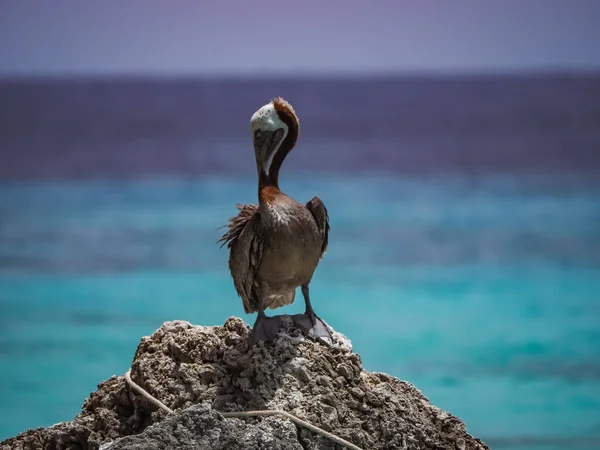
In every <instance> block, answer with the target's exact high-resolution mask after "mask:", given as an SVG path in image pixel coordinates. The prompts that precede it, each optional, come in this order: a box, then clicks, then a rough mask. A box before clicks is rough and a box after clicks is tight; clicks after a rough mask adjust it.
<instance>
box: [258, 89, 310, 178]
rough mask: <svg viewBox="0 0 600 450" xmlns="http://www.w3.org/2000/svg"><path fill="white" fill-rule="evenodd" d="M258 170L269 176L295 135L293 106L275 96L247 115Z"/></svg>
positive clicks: (283, 156) (296, 129)
mask: <svg viewBox="0 0 600 450" xmlns="http://www.w3.org/2000/svg"><path fill="white" fill-rule="evenodd" d="M250 127H251V128H252V140H253V142H254V152H255V154H256V164H257V166H258V170H259V171H261V170H262V171H263V172H264V174H265V175H266V176H267V177H271V176H272V175H274V174H275V173H276V172H278V171H279V168H280V166H281V163H282V162H283V160H284V158H285V156H286V155H287V154H288V153H289V152H290V150H291V149H292V148H293V147H294V145H295V144H296V140H297V139H298V129H299V124H298V117H297V116H296V113H295V112H294V108H292V105H290V104H289V103H288V102H287V101H285V100H284V99H283V98H281V97H279V98H276V99H274V100H273V101H272V102H270V103H267V104H266V105H265V106H263V107H262V108H260V109H259V110H258V111H256V112H255V113H254V114H253V115H252V118H251V119H250Z"/></svg>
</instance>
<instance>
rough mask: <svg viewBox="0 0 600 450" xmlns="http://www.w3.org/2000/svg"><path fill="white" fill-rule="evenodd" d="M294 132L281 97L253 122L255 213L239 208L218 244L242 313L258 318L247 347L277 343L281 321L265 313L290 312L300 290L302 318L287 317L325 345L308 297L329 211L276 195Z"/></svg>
mask: <svg viewBox="0 0 600 450" xmlns="http://www.w3.org/2000/svg"><path fill="white" fill-rule="evenodd" d="M299 125H300V124H299V121H298V117H297V116H296V113H295V111H294V108H293V107H292V105H290V104H289V103H288V102H287V101H286V100H284V99H283V98H281V97H279V98H275V99H274V100H273V101H271V102H270V103H268V104H266V105H264V106H263V107H261V108H260V109H259V110H258V111H256V112H255V113H254V114H253V115H252V118H251V119H250V127H251V129H252V140H253V143H254V153H255V156H256V169H257V171H258V205H256V204H254V205H237V208H238V210H239V213H238V215H237V216H235V217H232V218H230V219H229V221H228V224H227V227H228V230H227V232H226V233H225V234H224V235H223V237H222V238H221V239H220V240H219V242H222V245H221V247H222V246H223V245H225V244H227V247H228V248H229V269H230V271H231V275H232V277H233V283H234V285H235V288H236V290H237V293H238V295H239V296H240V297H241V298H242V302H243V305H244V311H245V312H246V313H247V314H250V313H254V312H258V315H257V318H256V322H255V323H254V326H253V327H252V335H251V338H250V345H253V344H254V343H256V342H258V341H269V340H272V339H274V338H275V336H276V335H277V332H278V331H279V329H280V327H281V316H273V317H268V316H267V315H266V314H265V309H266V308H271V309H275V308H279V307H280V306H284V305H289V304H291V303H292V302H293V301H294V297H295V295H296V288H298V287H300V288H301V290H302V295H303V297H304V301H305V303H306V311H305V312H304V314H296V315H294V316H291V317H292V321H293V323H294V325H295V326H296V327H297V328H299V329H300V330H302V331H303V332H304V333H306V334H307V335H308V336H309V337H311V338H314V339H318V338H328V339H331V334H330V332H329V329H328V327H327V325H326V324H325V322H323V320H321V319H320V318H319V317H318V316H317V315H316V314H315V312H314V310H313V307H312V304H311V301H310V295H309V284H310V281H311V279H312V277H313V273H314V272H315V269H316V268H317V265H318V264H319V261H320V259H321V258H322V256H323V254H324V253H325V251H326V250H327V242H328V235H329V229H330V228H329V216H328V214H327V209H326V208H325V205H324V204H323V202H322V201H321V200H320V199H319V198H318V197H314V198H313V199H312V200H310V201H309V202H308V203H306V204H305V205H303V204H300V203H298V202H297V201H296V200H294V199H293V198H291V197H289V196H287V195H286V194H284V193H283V192H281V190H280V189H279V169H280V168H281V165H282V163H283V161H284V159H285V157H286V156H287V154H288V153H289V152H290V151H291V150H292V149H293V148H294V146H295V145H296V141H297V140H298V133H299V129H300V127H299Z"/></svg>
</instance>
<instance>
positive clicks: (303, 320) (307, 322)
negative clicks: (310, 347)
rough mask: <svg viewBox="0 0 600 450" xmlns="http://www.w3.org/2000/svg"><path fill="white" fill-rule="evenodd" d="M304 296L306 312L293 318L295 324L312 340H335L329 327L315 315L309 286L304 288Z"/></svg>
mask: <svg viewBox="0 0 600 450" xmlns="http://www.w3.org/2000/svg"><path fill="white" fill-rule="evenodd" d="M302 295H303V296H304V301H305V302H306V312H305V313H304V314H296V315H295V316H293V320H294V324H295V325H296V326H297V327H298V328H300V329H301V330H302V331H304V332H305V333H306V335H307V336H308V337H310V338H313V339H317V338H327V339H331V340H333V337H332V336H331V333H330V331H329V327H328V326H327V324H326V323H325V322H324V321H323V320H322V319H321V318H320V317H318V316H317V315H316V314H315V312H314V310H313V308H312V305H311V303H310V295H309V293H308V285H306V286H302Z"/></svg>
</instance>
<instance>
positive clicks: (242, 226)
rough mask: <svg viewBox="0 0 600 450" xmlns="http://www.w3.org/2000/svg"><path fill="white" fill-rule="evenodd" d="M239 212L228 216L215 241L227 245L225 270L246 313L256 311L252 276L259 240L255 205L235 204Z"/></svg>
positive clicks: (257, 262)
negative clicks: (227, 257) (220, 234)
mask: <svg viewBox="0 0 600 450" xmlns="http://www.w3.org/2000/svg"><path fill="white" fill-rule="evenodd" d="M237 208H238V209H239V210H240V212H239V214H238V215H237V216H235V217H232V218H231V219H229V224H228V226H229V230H228V231H227V232H226V233H225V234H224V235H223V237H222V238H221V239H220V240H219V242H222V243H223V244H222V245H221V246H223V245H225V244H227V247H228V248H229V269H230V270H231V276H232V277H233V284H234V285H235V289H236V290H237V293H238V295H239V296H240V297H241V298H242V301H243V303H244V310H245V311H246V313H252V312H254V311H256V307H257V305H256V298H255V295H253V290H252V288H253V286H254V277H255V275H256V272H257V270H258V266H259V265H260V260H261V258H262V252H263V240H262V234H261V233H260V231H259V229H258V226H259V224H260V215H259V213H258V205H237Z"/></svg>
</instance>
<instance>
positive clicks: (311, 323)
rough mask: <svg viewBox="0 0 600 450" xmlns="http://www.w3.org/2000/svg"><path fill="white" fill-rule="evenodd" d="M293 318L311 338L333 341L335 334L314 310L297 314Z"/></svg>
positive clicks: (327, 341) (297, 325)
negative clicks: (333, 334)
mask: <svg viewBox="0 0 600 450" xmlns="http://www.w3.org/2000/svg"><path fill="white" fill-rule="evenodd" d="M292 320H293V321H294V325H296V327H297V328H299V329H300V330H302V332H303V333H305V334H306V335H307V336H308V337H309V338H311V339H315V340H321V341H323V339H325V342H326V343H329V342H333V336H332V335H331V332H330V331H329V327H328V326H327V324H326V323H325V322H324V321H323V320H322V319H321V318H320V317H318V316H317V315H316V314H315V313H314V312H307V313H304V314H296V315H294V316H292Z"/></svg>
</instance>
